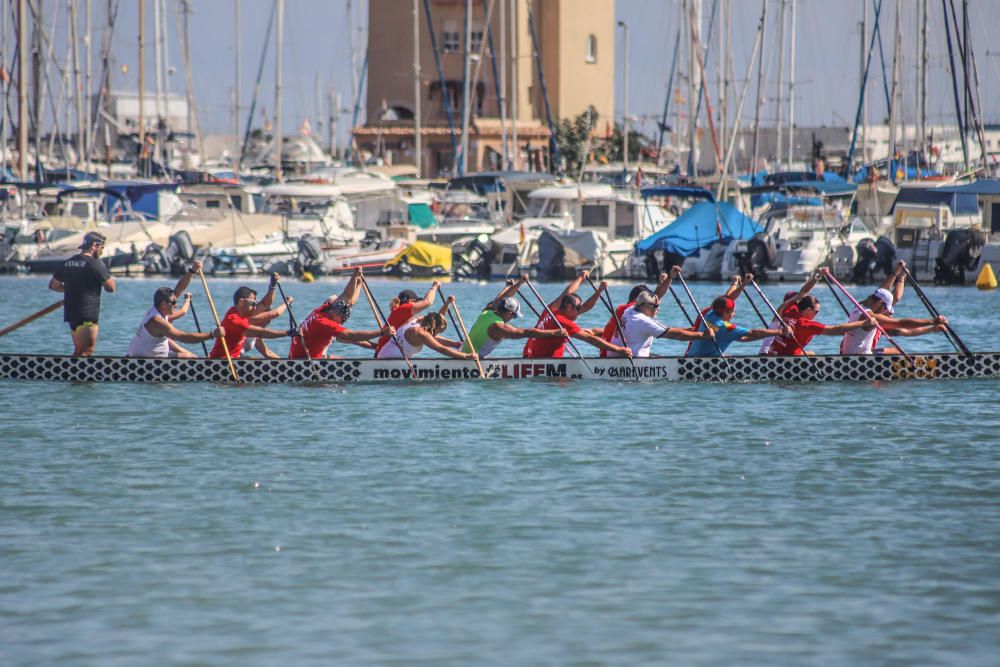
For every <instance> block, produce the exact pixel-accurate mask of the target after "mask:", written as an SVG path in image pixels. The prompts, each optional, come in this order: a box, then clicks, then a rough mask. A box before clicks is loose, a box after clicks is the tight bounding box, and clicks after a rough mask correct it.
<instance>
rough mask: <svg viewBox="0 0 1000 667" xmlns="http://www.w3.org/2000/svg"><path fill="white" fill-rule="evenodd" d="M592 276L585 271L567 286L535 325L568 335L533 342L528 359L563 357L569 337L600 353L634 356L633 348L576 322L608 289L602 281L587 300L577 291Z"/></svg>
mask: <svg viewBox="0 0 1000 667" xmlns="http://www.w3.org/2000/svg"><path fill="white" fill-rule="evenodd" d="M588 275H589V272H588V271H583V272H582V273H580V275H579V276H577V277H576V279H575V280H573V281H572V282H571V283H570V284H569V285H567V286H566V289H564V290H563V291H562V293H561V294H560V295H559V296H558V297H556V298H555V300H553V301H552V302H551V303H549V305H548V308H547V311H546V312H545V313H543V314H542V316H541V318H539V320H538V323H537V324H536V325H535V327H536V328H538V329H552V330H556V331H559V332H560V333H563V332H565V334H564V335H562V336H559V337H556V338H532V339H530V340H529V341H528V342H527V343H526V344H525V346H524V357H525V358H527V359H541V358H545V359H548V358H559V357H562V356H563V354H564V353H565V351H566V343H567V341H569V338H567V337H566V336H567V335H568V336H570V337H572V338H576V339H577V340H582V341H584V342H585V343H590V344H591V345H593V346H594V347H596V348H598V349H600V350H607V351H608V352H618V353H620V354H624V355H625V356H628V357H631V356H632V350H630V349H629V348H627V347H623V346H621V345H615V344H613V343H610V342H608V341H606V340H604V339H603V338H601V334H602V333H603V331H602V330H601V329H584V328H583V327H581V326H580V325H579V324H577V323H576V318H578V317H579V316H580V315H581V314H583V313H585V312H587V311H588V310H590V309H591V308H593V307H594V304H596V303H597V300H598V299H599V298H600V296H601V292H603V291H605V290H607V288H608V284H607V283H606V282H601V284H600V285H598V286H597V290H596V291H595V292H594V293H593V294H592V295H591V296H590V298H589V299H587V300H586V301H584V300H583V299H581V298H580V295H579V294H577V293H576V291H577V290H578V289H580V285H581V284H583V281H584V280H586V279H587V276H588ZM549 312H551V313H552V314H553V315H555V319H552V316H551V315H549Z"/></svg>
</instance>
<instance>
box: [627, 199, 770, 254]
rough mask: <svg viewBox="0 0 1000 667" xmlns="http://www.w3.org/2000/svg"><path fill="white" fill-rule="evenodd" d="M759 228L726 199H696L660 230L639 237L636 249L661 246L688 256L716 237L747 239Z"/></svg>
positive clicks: (726, 239) (661, 248)
mask: <svg viewBox="0 0 1000 667" xmlns="http://www.w3.org/2000/svg"><path fill="white" fill-rule="evenodd" d="M720 228H721V230H722V237H721V238H720V237H719V229H720ZM762 231H764V228H763V227H761V226H760V225H758V224H757V223H755V222H754V221H753V220H751V219H750V218H749V217H747V216H746V215H744V214H743V213H741V212H740V211H739V210H738V209H737V208H736V207H735V206H733V205H732V204H730V203H728V202H707V201H700V202H697V203H696V204H694V205H692V206H691V208H689V209H688V210H686V211H684V212H683V213H681V215H680V217H678V218H677V219H676V220H674V221H673V222H672V223H670V224H669V225H667V226H666V227H664V228H663V229H661V230H660V231H658V232H656V233H655V234H653V235H651V236H647V237H646V238H644V239H643V240H641V241H639V242H638V243H637V244H636V250H638V251H639V252H644V253H645V252H650V251H652V250H665V251H667V252H670V253H674V254H676V255H680V256H681V257H690V256H691V255H693V254H695V253H697V252H698V251H699V250H700V249H702V248H705V247H707V246H709V245H711V244H712V243H714V242H716V241H723V242H725V243H728V242H730V241H733V240H745V239H750V238H753V236H754V234H759V233H760V232H762Z"/></svg>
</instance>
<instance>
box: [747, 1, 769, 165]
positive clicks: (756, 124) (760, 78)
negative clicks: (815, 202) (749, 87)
mask: <svg viewBox="0 0 1000 667" xmlns="http://www.w3.org/2000/svg"><path fill="white" fill-rule="evenodd" d="M761 16H762V19H761V20H762V21H764V24H763V25H764V28H766V27H767V25H766V20H767V0H764V9H763V10H762V12H761ZM764 28H762V29H761V49H760V50H761V55H760V60H759V61H758V63H757V102H756V107H757V108H756V109H755V110H754V114H753V155H752V158H751V162H750V177H751V178H753V175H754V174H756V173H757V143H758V141H759V140H760V88H761V85H762V84H763V82H764V46H763V44H764V37H763V30H764Z"/></svg>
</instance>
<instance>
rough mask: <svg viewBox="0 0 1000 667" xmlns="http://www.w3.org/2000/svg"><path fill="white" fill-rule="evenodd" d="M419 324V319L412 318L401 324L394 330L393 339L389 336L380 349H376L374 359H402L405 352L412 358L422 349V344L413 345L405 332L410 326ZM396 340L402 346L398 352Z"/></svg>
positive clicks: (408, 357)
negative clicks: (376, 353)
mask: <svg viewBox="0 0 1000 667" xmlns="http://www.w3.org/2000/svg"><path fill="white" fill-rule="evenodd" d="M419 324H420V320H418V319H412V320H410V321H409V322H407V323H406V324H404V325H403V326H401V327H399V329H397V330H396V338H395V340H394V339H392V338H390V339H389V340H388V341H386V344H385V345H383V346H382V349H381V350H379V351H378V355H377V356H376V357H375V358H376V359H402V358H403V356H404V353H405V356H406V358H407V359H412V358H413V357H414V356H415V355H416V354H417V353H419V352H420V351H421V350H422V349H424V346H423V345H413V344H412V343H410V341H408V340H406V332H407V331H409V330H410V329H411V328H413V327H415V326H417V325H419ZM396 340H398V341H399V342H400V343H401V344H402V346H403V351H402V352H400V350H399V346H398V345H396Z"/></svg>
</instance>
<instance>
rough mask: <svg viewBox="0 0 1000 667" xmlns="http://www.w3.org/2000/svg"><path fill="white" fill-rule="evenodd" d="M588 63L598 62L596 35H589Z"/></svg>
mask: <svg viewBox="0 0 1000 667" xmlns="http://www.w3.org/2000/svg"><path fill="white" fill-rule="evenodd" d="M587 62H588V63H596V62H597V37H595V36H594V35H587Z"/></svg>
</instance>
